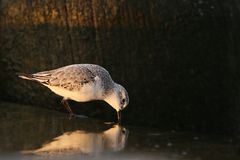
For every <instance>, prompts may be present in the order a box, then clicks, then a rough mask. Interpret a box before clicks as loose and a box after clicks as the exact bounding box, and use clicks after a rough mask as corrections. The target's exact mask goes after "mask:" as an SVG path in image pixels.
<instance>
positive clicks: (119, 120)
mask: <svg viewBox="0 0 240 160" xmlns="http://www.w3.org/2000/svg"><path fill="white" fill-rule="evenodd" d="M117 116H118V123H121V111H117Z"/></svg>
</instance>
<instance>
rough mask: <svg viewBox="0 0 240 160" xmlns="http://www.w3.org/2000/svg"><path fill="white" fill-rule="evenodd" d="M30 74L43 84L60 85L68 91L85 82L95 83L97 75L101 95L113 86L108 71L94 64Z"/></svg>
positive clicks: (109, 90)
mask: <svg viewBox="0 0 240 160" xmlns="http://www.w3.org/2000/svg"><path fill="white" fill-rule="evenodd" d="M32 75H33V77H34V78H35V79H36V80H39V81H40V82H41V83H43V84H45V85H49V86H56V87H61V88H64V89H66V90H69V91H80V90H81V89H82V87H83V86H84V85H85V84H89V83H95V81H96V78H97V77H99V78H100V80H101V87H102V88H103V90H104V92H103V95H106V94H108V93H109V92H111V88H112V87H113V80H112V78H111V76H110V75H109V73H108V71H107V70H106V69H104V68H103V67H101V66H99V65H94V64H74V65H69V66H65V67H61V68H58V69H54V70H50V71H43V72H38V73H35V74H32Z"/></svg>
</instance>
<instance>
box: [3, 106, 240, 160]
mask: <svg viewBox="0 0 240 160" xmlns="http://www.w3.org/2000/svg"><path fill="white" fill-rule="evenodd" d="M0 108H1V110H0V159H9V160H10V159H11V160H12V159H44V160H45V159H73V160H74V159H90V160H91V159H100V160H101V159H104V160H105V159H111V160H112V159H131V160H132V159H133V160H134V159H140V160H141V159H142V160H143V159H148V160H152V159H158V160H159V159H160V160H183V159H184V160H205V159H206V160H208V159H209V160H225V159H226V160H237V159H238V160H239V159H240V146H239V143H238V142H237V141H235V140H234V139H232V138H229V137H221V136H213V135H212V136H206V135H199V134H194V133H178V132H175V131H164V132H163V131H159V130H156V129H149V128H139V127H133V126H120V125H117V124H114V123H112V122H102V121H100V120H96V119H90V118H75V119H72V120H69V119H68V116H67V115H66V114H64V113H59V112H56V111H49V110H45V109H40V108H36V107H30V106H24V105H17V104H12V103H0Z"/></svg>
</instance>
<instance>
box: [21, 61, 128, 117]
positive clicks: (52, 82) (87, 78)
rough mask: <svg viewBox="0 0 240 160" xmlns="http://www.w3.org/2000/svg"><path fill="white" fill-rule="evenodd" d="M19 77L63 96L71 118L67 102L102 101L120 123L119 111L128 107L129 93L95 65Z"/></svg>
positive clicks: (71, 67) (74, 66)
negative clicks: (112, 110) (111, 109)
mask: <svg viewBox="0 0 240 160" xmlns="http://www.w3.org/2000/svg"><path fill="white" fill-rule="evenodd" d="M18 76H19V77H20V78H23V79H27V80H33V81H37V82H40V83H41V84H42V85H44V86H46V87H48V88H49V89H50V90H51V91H53V92H54V93H55V94H57V95H60V96H62V97H63V99H62V101H61V102H62V104H63V105H64V107H65V108H66V109H67V110H68V112H69V113H70V117H72V116H74V114H73V112H72V110H71V108H70V107H69V104H68V102H67V100H74V101H77V102H87V101H91V100H103V101H105V102H107V103H108V104H110V105H111V106H112V107H113V108H114V109H115V110H116V111H117V117H118V121H119V122H120V120H121V112H120V111H121V110H123V109H124V108H125V107H126V106H127V105H128V103H129V98H128V93H127V91H126V89H125V88H124V87H123V86H121V85H120V84H117V83H115V82H114V81H113V80H112V78H111V76H110V74H109V73H108V71H107V70H106V69H104V68H103V67H101V66H99V65H95V64H73V65H69V66H65V67H61V68H57V69H54V70H49V71H42V72H38V73H34V74H25V73H19V74H18Z"/></svg>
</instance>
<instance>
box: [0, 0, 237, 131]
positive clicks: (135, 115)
mask: <svg viewBox="0 0 240 160" xmlns="http://www.w3.org/2000/svg"><path fill="white" fill-rule="evenodd" d="M239 6H240V2H238V1H237V0H228V1H218V0H173V1H164V0H139V1H137V0H119V1H117V0H103V1H99V0H72V1H69V0H36V1H31V0H29V1H28V0H7V1H6V0H1V1H0V7H1V9H0V17H1V18H0V30H1V31H0V36H1V38H0V48H1V49H0V53H1V54H0V56H1V57H0V58H1V59H0V68H1V70H0V89H1V92H0V97H1V99H2V100H4V101H13V102H18V103H25V104H35V105H36V106H40V107H41V106H42V107H48V108H55V109H58V110H59V109H62V108H61V104H60V101H59V100H60V98H59V97H58V96H55V95H54V94H52V93H51V92H50V91H49V90H48V89H46V88H44V87H42V86H40V85H37V84H35V83H33V82H26V81H23V80H20V79H18V78H17V77H16V75H15V72H26V73H33V72H37V71H42V70H48V69H53V68H57V67H60V66H64V65H68V64H72V63H96V64H99V65H102V66H104V67H105V68H106V69H107V70H109V72H110V73H111V75H112V77H113V79H114V80H115V81H116V82H119V83H120V84H122V85H123V86H125V87H126V88H127V90H128V92H129V94H130V104H129V107H128V108H126V110H125V111H124V115H123V119H124V122H126V123H128V124H135V125H147V126H155V127H160V128H161V127H163V128H166V127H168V128H174V129H188V130H189V129H191V130H200V131H229V132H232V131H236V130H238V131H239V130H240V119H239V116H238V115H239V114H240V109H239V104H240V101H239V96H240V95H239V93H240V92H239V90H240V86H239V78H240V77H239V66H240V65H239V60H240V57H239V55H238V53H239V51H240V46H239V42H240V39H239V37H240V32H239V29H240V28H239V27H240V21H239V19H240V17H239V16H240V9H239ZM72 103H73V104H72V105H73V106H76V107H74V110H75V112H83V113H86V114H90V115H91V116H95V117H102V118H103V117H107V119H112V118H114V117H113V116H114V115H113V114H114V111H113V110H111V109H110V107H109V108H108V107H104V106H106V104H105V103H100V102H96V104H97V105H96V104H95V103H94V104H93V103H87V104H80V107H77V106H79V104H76V103H74V102H72ZM99 106H103V107H99Z"/></svg>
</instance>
